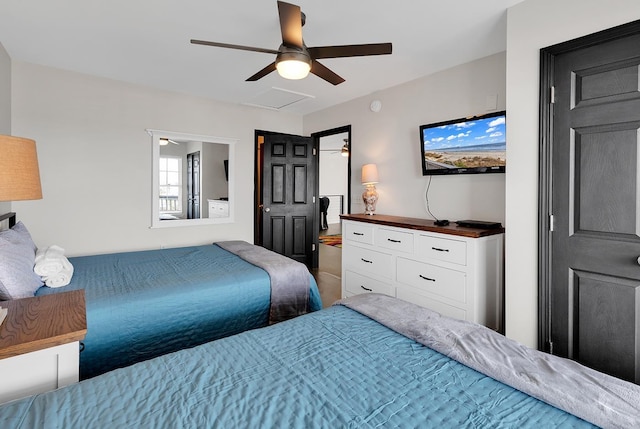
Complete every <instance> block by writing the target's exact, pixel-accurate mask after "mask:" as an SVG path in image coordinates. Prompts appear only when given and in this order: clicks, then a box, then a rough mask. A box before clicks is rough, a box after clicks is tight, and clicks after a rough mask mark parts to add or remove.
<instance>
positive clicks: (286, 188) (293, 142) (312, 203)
mask: <svg viewBox="0 0 640 429" xmlns="http://www.w3.org/2000/svg"><path fill="white" fill-rule="evenodd" d="M262 135H263V136H264V140H263V141H264V143H263V144H262V147H261V151H262V169H261V171H262V181H261V190H262V192H261V197H262V214H261V217H262V220H261V228H260V229H261V235H262V237H261V244H262V246H264V247H266V248H267V249H271V250H273V251H275V252H278V253H280V254H283V255H286V256H288V257H290V258H292V259H295V260H296V261H299V262H302V263H305V264H307V265H308V266H311V264H312V260H313V252H314V247H315V246H314V238H315V235H314V220H315V219H314V215H315V213H316V207H317V205H316V198H315V195H314V189H315V182H316V176H317V174H316V165H317V159H316V155H315V152H316V151H315V150H314V148H313V142H312V139H311V138H310V137H302V136H294V135H288V134H275V133H264V134H262Z"/></svg>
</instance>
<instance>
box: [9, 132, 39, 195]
mask: <svg viewBox="0 0 640 429" xmlns="http://www.w3.org/2000/svg"><path fill="white" fill-rule="evenodd" d="M41 198H42V188H41V186H40V171H39V170H38V155H37V153H36V142H35V141H33V140H31V139H25V138H22V137H12V136H3V135H0V201H19V200H39V199H41Z"/></svg>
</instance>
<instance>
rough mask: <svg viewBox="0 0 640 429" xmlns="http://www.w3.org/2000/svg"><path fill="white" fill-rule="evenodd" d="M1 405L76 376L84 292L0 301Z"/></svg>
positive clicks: (69, 381)
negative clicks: (2, 315) (0, 314)
mask: <svg viewBox="0 0 640 429" xmlns="http://www.w3.org/2000/svg"><path fill="white" fill-rule="evenodd" d="M0 307H4V308H7V309H8V310H9V314H8V315H7V317H6V319H5V320H4V322H3V323H2V325H0V380H2V382H1V383H0V403H3V402H8V401H11V400H13V399H18V398H22V397H24V396H29V395H33V394H36V393H41V392H46V391H48V390H53V389H57V388H58V387H62V386H66V385H68V384H72V383H76V382H78V380H79V362H80V340H82V339H84V337H85V335H86V333H87V317H86V311H85V300H84V290H75V291H69V292H61V293H56V294H53V295H44V296H37V297H33V298H23V299H16V300H13V301H5V302H0Z"/></svg>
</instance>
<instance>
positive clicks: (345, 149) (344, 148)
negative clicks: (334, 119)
mask: <svg viewBox="0 0 640 429" xmlns="http://www.w3.org/2000/svg"><path fill="white" fill-rule="evenodd" d="M340 155H342V156H344V157H347V156H349V139H344V145H343V146H342V149H341V150H340Z"/></svg>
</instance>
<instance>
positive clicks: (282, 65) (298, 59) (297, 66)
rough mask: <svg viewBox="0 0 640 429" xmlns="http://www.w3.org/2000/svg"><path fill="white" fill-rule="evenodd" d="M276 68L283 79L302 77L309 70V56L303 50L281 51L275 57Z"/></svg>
mask: <svg viewBox="0 0 640 429" xmlns="http://www.w3.org/2000/svg"><path fill="white" fill-rule="evenodd" d="M276 70H278V74H279V75H280V76H282V77H283V78H285V79H292V80H297V79H304V78H305V77H307V76H308V75H309V71H311V58H310V57H309V55H308V54H306V53H305V52H297V51H295V52H281V53H279V54H278V58H277V59H276Z"/></svg>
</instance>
